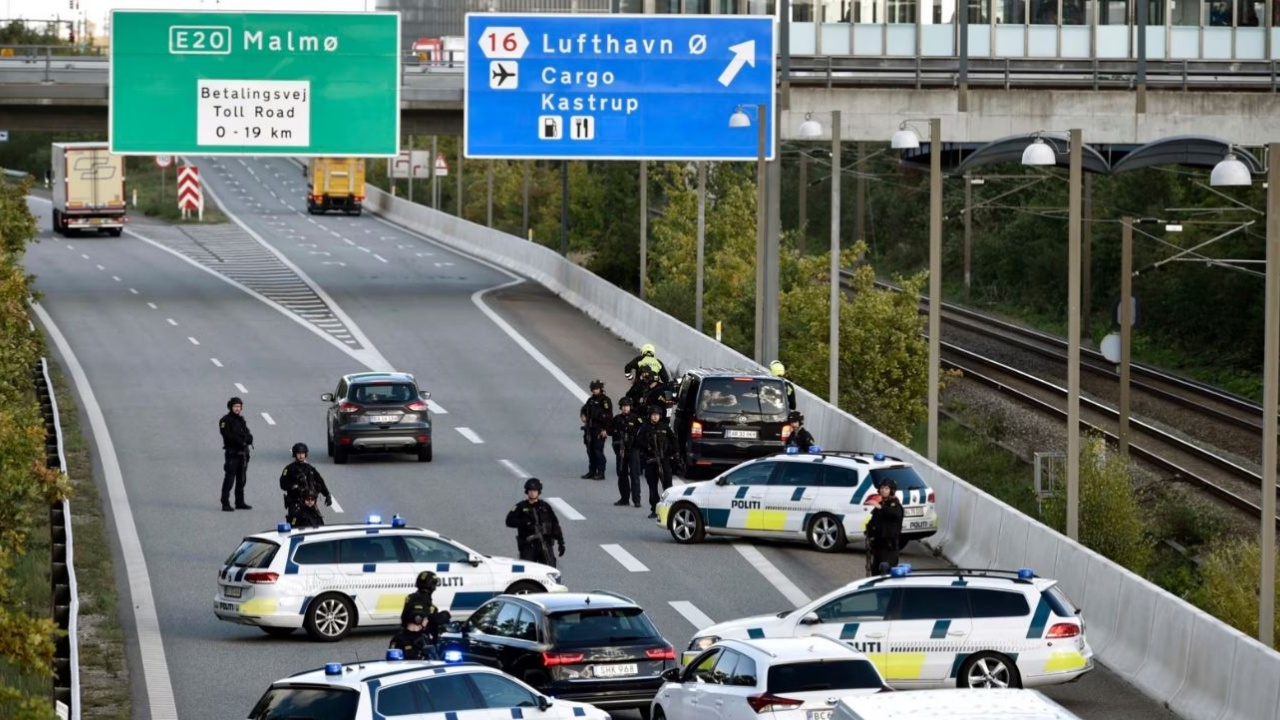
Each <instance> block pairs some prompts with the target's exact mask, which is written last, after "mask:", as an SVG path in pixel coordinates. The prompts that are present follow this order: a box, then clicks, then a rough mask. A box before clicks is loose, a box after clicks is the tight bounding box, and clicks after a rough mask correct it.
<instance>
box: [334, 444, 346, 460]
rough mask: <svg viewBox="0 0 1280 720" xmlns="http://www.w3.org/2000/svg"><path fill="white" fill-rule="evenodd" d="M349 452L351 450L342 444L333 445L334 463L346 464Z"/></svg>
mask: <svg viewBox="0 0 1280 720" xmlns="http://www.w3.org/2000/svg"><path fill="white" fill-rule="evenodd" d="M348 454H349V451H348V450H347V449H346V448H345V447H343V446H341V445H334V446H333V464H334V465H346V464H347V455H348Z"/></svg>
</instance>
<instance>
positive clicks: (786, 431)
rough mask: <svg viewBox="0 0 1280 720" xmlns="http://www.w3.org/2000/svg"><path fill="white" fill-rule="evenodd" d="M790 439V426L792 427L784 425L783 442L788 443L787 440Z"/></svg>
mask: <svg viewBox="0 0 1280 720" xmlns="http://www.w3.org/2000/svg"><path fill="white" fill-rule="evenodd" d="M789 437H791V426H790V425H783V426H782V441H783V442H786V441H787V438H789Z"/></svg>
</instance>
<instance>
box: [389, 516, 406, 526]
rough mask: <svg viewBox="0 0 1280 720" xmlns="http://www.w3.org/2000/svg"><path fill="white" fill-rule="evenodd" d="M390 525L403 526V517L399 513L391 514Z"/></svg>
mask: <svg viewBox="0 0 1280 720" xmlns="http://www.w3.org/2000/svg"><path fill="white" fill-rule="evenodd" d="M391 527H404V518H402V517H400V516H399V515H392V516H391Z"/></svg>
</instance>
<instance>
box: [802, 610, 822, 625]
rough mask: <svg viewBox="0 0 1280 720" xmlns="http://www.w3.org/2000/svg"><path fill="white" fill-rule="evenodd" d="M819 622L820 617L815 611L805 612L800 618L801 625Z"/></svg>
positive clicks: (820, 620)
mask: <svg viewBox="0 0 1280 720" xmlns="http://www.w3.org/2000/svg"><path fill="white" fill-rule="evenodd" d="M820 622H822V618H820V617H818V613H816V612H811V613H805V616H804V617H802V618H800V624H801V625H817V624H818V623H820Z"/></svg>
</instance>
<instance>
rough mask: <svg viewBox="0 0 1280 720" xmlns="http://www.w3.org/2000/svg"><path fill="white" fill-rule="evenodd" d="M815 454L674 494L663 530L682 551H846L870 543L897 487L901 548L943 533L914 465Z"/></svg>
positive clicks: (747, 467)
mask: <svg viewBox="0 0 1280 720" xmlns="http://www.w3.org/2000/svg"><path fill="white" fill-rule="evenodd" d="M810 450H811V452H809V453H804V454H802V453H800V452H799V449H798V448H794V447H792V448H788V449H787V453H786V454H783V455H772V456H769V457H765V458H760V459H758V460H753V461H751V462H747V463H743V464H742V465H739V466H737V467H735V468H733V469H732V470H729V471H728V472H725V473H724V474H722V475H720V477H718V478H716V479H715V480H708V481H706V482H696V483H687V484H685V485H679V486H676V487H673V488H670V489H668V490H666V491H665V492H663V494H662V499H661V500H660V501H659V502H658V506H657V508H656V510H657V513H658V524H659V525H661V526H662V527H665V528H667V530H668V531H669V532H670V533H671V537H672V538H674V539H675V541H676V542H678V543H682V544H683V543H696V542H701V541H702V539H703V538H704V537H705V536H706V535H707V533H712V534H719V535H737V536H743V537H759V538H779V539H794V540H807V541H808V542H809V545H810V546H811V547H813V548H814V549H815V550H819V551H822V552H839V551H840V550H843V549H844V547H845V545H846V544H847V543H848V542H849V541H850V540H851V539H855V538H862V537H864V535H865V530H866V527H867V522H868V521H869V520H870V519H871V511H872V509H873V508H874V503H877V502H879V500H880V495H879V489H878V488H879V487H880V486H881V485H882V484H883V483H884V482H886V481H888V480H892V481H893V482H894V483H895V484H896V485H897V487H898V498H899V499H900V500H901V501H902V505H903V509H904V515H905V517H904V518H903V522H902V536H901V545H902V546H903V547H906V544H907V543H909V542H911V541H912V540H922V539H924V538H927V537H929V536H931V535H933V534H934V533H936V532H938V513H937V510H936V508H935V507H934V495H933V490H932V489H930V488H929V486H928V485H926V484H925V482H924V479H923V478H921V477H920V475H919V473H917V472H916V471H915V469H914V468H912V467H911V465H910V464H908V463H905V462H903V461H901V460H899V459H898V458H894V457H887V456H885V455H884V454H883V453H864V452H843V451H827V452H823V451H822V450H820V449H819V448H816V447H814V448H810Z"/></svg>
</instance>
